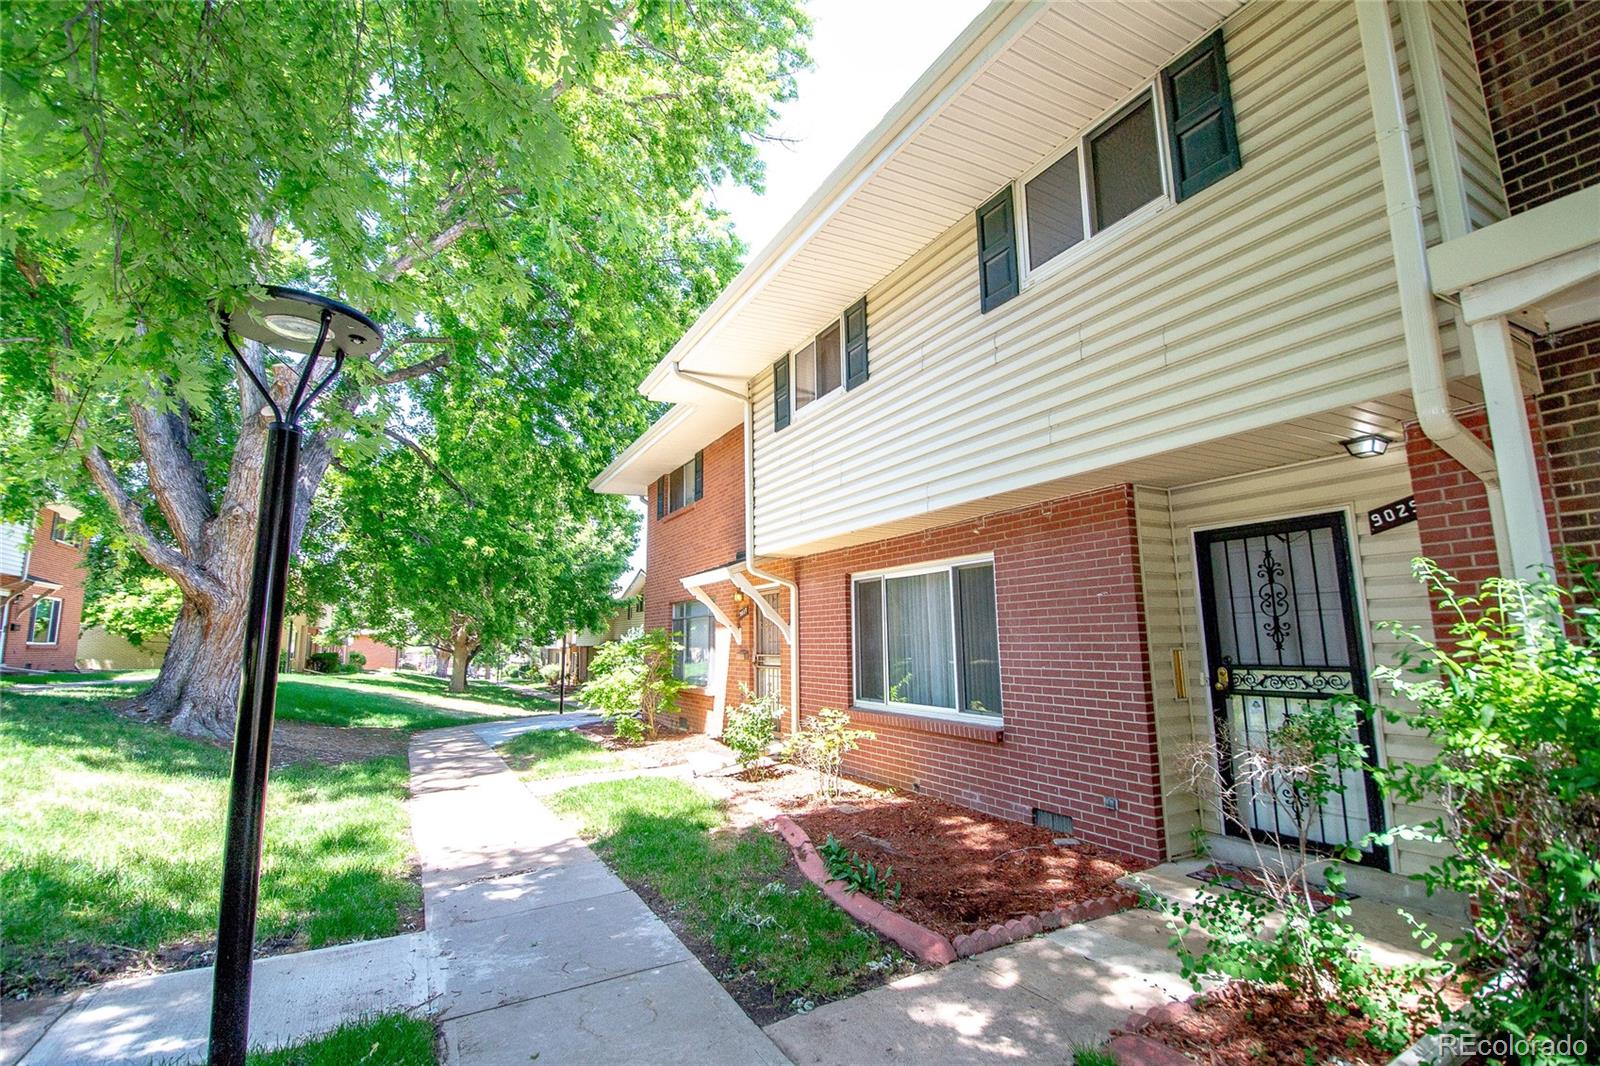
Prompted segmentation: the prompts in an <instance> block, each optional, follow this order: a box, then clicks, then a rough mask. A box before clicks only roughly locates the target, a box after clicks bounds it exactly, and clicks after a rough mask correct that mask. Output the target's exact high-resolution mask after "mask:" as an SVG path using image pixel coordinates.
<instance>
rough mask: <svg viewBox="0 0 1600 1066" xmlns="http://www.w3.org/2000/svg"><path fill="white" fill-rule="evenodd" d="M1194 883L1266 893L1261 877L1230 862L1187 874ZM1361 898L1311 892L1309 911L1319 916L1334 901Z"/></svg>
mask: <svg viewBox="0 0 1600 1066" xmlns="http://www.w3.org/2000/svg"><path fill="white" fill-rule="evenodd" d="M1189 876H1190V877H1192V878H1194V879H1195V880H1196V881H1204V882H1205V883H1206V884H1208V885H1221V886H1222V887H1224V888H1237V889H1242V890H1244V891H1246V892H1253V893H1255V894H1256V895H1258V896H1261V895H1265V894H1266V893H1265V892H1264V891H1263V888H1262V881H1261V875H1260V874H1259V873H1258V872H1256V871H1255V870H1253V869H1251V868H1250V867H1248V866H1238V865H1236V864H1234V863H1231V862H1214V863H1211V864H1209V865H1207V866H1202V867H1201V868H1200V869H1198V870H1195V871H1193V872H1192V873H1190V874H1189ZM1360 898H1361V897H1360V896H1358V895H1356V894H1355V893H1354V892H1330V891H1328V890H1327V889H1325V888H1322V889H1319V888H1313V889H1312V890H1311V909H1312V910H1314V911H1316V912H1317V913H1318V914H1321V913H1322V912H1323V911H1325V910H1327V909H1328V908H1329V907H1331V906H1333V904H1334V901H1335V900H1345V901H1346V902H1348V901H1350V900H1353V899H1360Z"/></svg>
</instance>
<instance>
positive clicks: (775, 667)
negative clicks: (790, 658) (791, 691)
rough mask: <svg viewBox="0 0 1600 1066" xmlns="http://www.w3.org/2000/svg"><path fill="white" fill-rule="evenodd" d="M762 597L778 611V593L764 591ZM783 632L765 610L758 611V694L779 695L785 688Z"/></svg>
mask: <svg viewBox="0 0 1600 1066" xmlns="http://www.w3.org/2000/svg"><path fill="white" fill-rule="evenodd" d="M761 597H762V599H764V600H766V601H767V604H768V605H769V606H771V608H772V609H773V610H774V611H776V610H777V609H778V594H777V593H776V592H763V593H762V594H761ZM782 656H783V634H782V633H781V632H779V631H778V627H777V626H775V625H773V624H772V620H771V619H770V618H768V617H767V615H766V612H765V611H757V612H756V695H757V696H778V695H779V690H780V689H781V688H783V669H782V663H783V657H782Z"/></svg>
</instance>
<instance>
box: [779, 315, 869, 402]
mask: <svg viewBox="0 0 1600 1066" xmlns="http://www.w3.org/2000/svg"><path fill="white" fill-rule="evenodd" d="M852 306H853V305H852ZM848 310H849V308H848V307H847V308H845V311H848ZM834 326H838V327H839V385H838V387H837V388H835V389H834V390H833V391H832V392H828V393H825V394H824V395H822V396H818V397H816V398H815V399H813V400H812V401H811V402H809V403H807V404H806V405H805V406H804V407H802V406H800V405H799V403H798V402H797V401H798V400H799V398H800V375H799V374H798V373H797V372H796V368H797V367H798V366H799V364H798V363H797V362H795V357H796V356H798V355H799V354H800V353H801V352H803V351H805V350H806V349H807V348H809V347H811V346H812V345H813V344H816V343H817V341H818V340H819V339H820V338H821V337H822V335H823V334H824V333H826V332H828V330H830V329H832V328H833V327H834ZM784 358H785V359H787V360H788V362H789V422H790V424H791V425H792V424H793V423H794V420H795V419H797V418H799V417H801V416H802V415H804V416H805V417H807V418H809V417H810V416H811V412H813V411H815V410H817V409H818V408H819V407H824V406H826V405H827V404H828V403H830V402H831V401H833V400H834V399H836V398H838V397H839V396H842V395H844V393H846V392H848V391H849V390H850V386H849V384H848V382H849V372H850V368H849V366H848V365H847V360H846V356H845V343H844V311H840V312H839V314H838V317H836V318H835V319H834V320H833V321H832V322H824V323H823V324H822V326H821V328H820V329H818V330H817V331H816V332H815V333H813V334H812V335H811V336H810V337H809V338H808V339H807V340H805V341H804V342H802V343H800V344H798V345H796V346H795V347H793V348H791V349H789V353H788V354H787V355H785V356H784Z"/></svg>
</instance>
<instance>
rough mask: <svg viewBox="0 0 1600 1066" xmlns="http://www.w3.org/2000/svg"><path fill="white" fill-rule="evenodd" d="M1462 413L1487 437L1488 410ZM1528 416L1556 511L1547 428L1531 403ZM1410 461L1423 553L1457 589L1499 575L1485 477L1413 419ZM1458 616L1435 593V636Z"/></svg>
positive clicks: (1549, 502) (1549, 504)
mask: <svg viewBox="0 0 1600 1066" xmlns="http://www.w3.org/2000/svg"><path fill="white" fill-rule="evenodd" d="M1459 418H1460V420H1461V424H1462V425H1463V426H1465V427H1467V429H1469V430H1471V431H1472V432H1473V433H1476V434H1477V435H1478V436H1479V437H1481V438H1483V439H1484V440H1485V441H1488V440H1489V428H1488V427H1489V418H1488V414H1487V412H1485V411H1484V410H1482V409H1481V408H1479V409H1477V410H1473V411H1468V412H1466V413H1464V414H1462V415H1460V416H1459ZM1528 418H1529V422H1530V423H1531V424H1532V429H1533V446H1534V452H1535V455H1536V457H1537V458H1538V461H1539V469H1540V473H1541V475H1542V476H1543V479H1544V489H1545V508H1546V512H1547V514H1550V515H1554V514H1555V513H1556V501H1555V498H1554V495H1553V493H1552V492H1551V477H1550V465H1549V456H1548V454H1547V452H1546V449H1545V434H1544V429H1543V426H1542V425H1541V424H1540V420H1539V416H1538V412H1537V409H1536V408H1535V407H1534V406H1533V404H1532V403H1530V404H1529V411H1528ZM1406 465H1407V466H1408V467H1410V470H1411V490H1412V494H1413V495H1414V496H1415V497H1416V500H1417V532H1418V533H1419V535H1420V536H1421V538H1422V554H1423V555H1424V556H1426V557H1427V558H1429V559H1432V560H1433V561H1434V562H1436V563H1438V564H1439V565H1440V566H1442V567H1443V568H1444V569H1445V570H1446V571H1447V572H1449V573H1450V574H1451V575H1453V576H1454V577H1455V578H1456V590H1457V591H1458V592H1473V591H1475V590H1476V589H1477V587H1478V586H1479V584H1481V583H1482V582H1483V581H1484V580H1486V579H1488V578H1491V577H1495V576H1498V574H1499V572H1500V570H1499V557H1498V555H1497V554H1496V553H1495V544H1494V526H1493V524H1492V523H1491V522H1490V520H1489V501H1488V497H1487V495H1486V494H1485V493H1484V489H1483V482H1482V481H1479V480H1478V478H1477V477H1476V476H1474V475H1473V474H1472V473H1471V472H1470V471H1468V470H1467V468H1466V467H1464V466H1462V465H1461V464H1460V463H1458V462H1456V461H1455V460H1454V459H1452V458H1450V456H1448V455H1446V454H1445V453H1444V452H1443V451H1442V450H1441V449H1440V448H1439V446H1438V445H1437V444H1435V443H1433V441H1431V440H1429V439H1428V438H1427V437H1426V436H1424V435H1423V433H1422V429H1421V427H1419V426H1418V425H1417V424H1416V423H1415V422H1409V423H1407V424H1406ZM1553 525H1554V520H1553V519H1552V526H1553ZM1454 621H1455V616H1454V614H1452V613H1451V612H1449V611H1447V610H1445V609H1443V608H1441V607H1440V606H1439V602H1438V598H1437V597H1434V607H1433V627H1434V632H1435V634H1436V636H1437V637H1439V638H1441V639H1442V638H1444V637H1445V636H1446V635H1447V634H1448V633H1449V630H1450V626H1451V625H1452V624H1453V623H1454Z"/></svg>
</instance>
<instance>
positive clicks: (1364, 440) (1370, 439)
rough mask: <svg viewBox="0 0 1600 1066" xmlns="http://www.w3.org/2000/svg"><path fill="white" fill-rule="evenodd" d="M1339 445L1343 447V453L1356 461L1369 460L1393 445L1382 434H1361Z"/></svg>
mask: <svg viewBox="0 0 1600 1066" xmlns="http://www.w3.org/2000/svg"><path fill="white" fill-rule="evenodd" d="M1340 443H1342V444H1343V445H1344V450H1345V451H1347V452H1349V453H1350V454H1351V455H1353V456H1355V457H1356V458H1357V459H1371V458H1373V457H1374V456H1378V455H1382V454H1383V453H1384V452H1386V451H1388V450H1389V445H1391V444H1393V443H1394V441H1392V440H1390V439H1389V438H1388V437H1385V436H1384V435H1383V434H1382V433H1363V434H1362V435H1361V436H1359V437H1351V438H1350V439H1349V440H1347V441H1341V442H1340Z"/></svg>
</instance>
